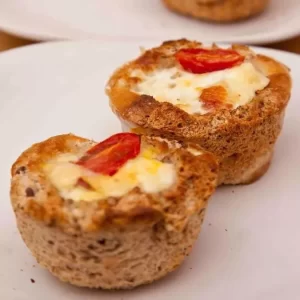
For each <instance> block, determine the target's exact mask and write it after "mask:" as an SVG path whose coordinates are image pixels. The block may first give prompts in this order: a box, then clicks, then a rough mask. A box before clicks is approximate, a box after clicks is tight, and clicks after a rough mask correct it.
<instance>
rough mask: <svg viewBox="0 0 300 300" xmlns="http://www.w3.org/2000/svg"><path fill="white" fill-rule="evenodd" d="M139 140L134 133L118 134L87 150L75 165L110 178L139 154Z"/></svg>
mask: <svg viewBox="0 0 300 300" xmlns="http://www.w3.org/2000/svg"><path fill="white" fill-rule="evenodd" d="M140 148H141V139H140V136H139V135H137V134H134V133H118V134H115V135H113V136H111V137H109V138H108V139H106V140H104V141H102V142H100V143H99V144H97V145H95V146H94V147H92V148H91V149H89V150H88V151H87V152H86V153H85V154H84V155H83V157H81V158H80V159H79V160H78V161H77V162H76V164H77V165H80V166H82V167H84V168H87V169H89V170H91V171H93V172H95V173H100V174H103V175H109V176H112V175H114V174H115V173H116V172H118V170H119V169H120V168H121V167H122V166H123V165H124V164H125V163H126V162H127V161H128V160H129V159H133V158H135V157H136V156H137V155H138V154H139V153H140Z"/></svg>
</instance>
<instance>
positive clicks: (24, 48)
mask: <svg viewBox="0 0 300 300" xmlns="http://www.w3.org/2000/svg"><path fill="white" fill-rule="evenodd" d="M162 42H163V40H162V39H156V40H151V39H144V40H139V41H119V40H112V41H100V40H94V39H84V40H54V41H47V42H39V43H34V44H28V45H23V46H20V47H16V48H11V49H7V50H4V51H2V52H0V64H1V60H2V59H3V57H4V59H5V57H6V56H10V55H17V54H18V53H19V52H20V53H22V52H27V51H36V49H39V48H49V49H50V48H52V47H54V46H57V45H58V47H64V46H67V45H71V44H75V45H76V44H82V45H84V44H91V45H92V44H97V45H103V46H110V45H112V46H113V45H120V44H123V45H124V46H125V47H127V46H135V47H137V49H138V47H139V46H143V43H146V44H147V43H148V44H153V46H155V45H159V44H161V43H162ZM207 43H209V42H207ZM204 44H206V42H204ZM216 44H217V45H219V46H221V47H228V46H230V45H231V43H219V42H217V43H216ZM248 46H249V47H250V48H251V49H253V50H254V51H255V52H264V53H268V52H270V55H275V56H276V55H289V56H293V57H294V58H295V59H300V55H299V54H297V53H294V52H290V51H285V50H280V49H273V48H268V47H262V46H256V45H248ZM147 47H148V46H147Z"/></svg>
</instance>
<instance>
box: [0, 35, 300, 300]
mask: <svg viewBox="0 0 300 300" xmlns="http://www.w3.org/2000/svg"><path fill="white" fill-rule="evenodd" d="M138 46H139V45H133V44H131V45H128V44H127V45H126V44H119V43H115V44H113V43H107V44H101V43H97V42H87V41H86V42H84V41H82V42H62V43H50V44H40V45H37V46H30V47H25V48H23V49H18V50H13V51H9V52H7V53H5V54H2V55H0V86H1V89H0V120H1V126H0V136H1V156H0V165H1V171H0V193H1V194H0V199H1V202H0V228H1V235H0V266H1V267H0V280H1V285H0V295H1V297H0V298H1V299H3V300H32V299H43V300H53V299H59V300H65V299H66V300H67V299H72V300H81V299H89V300H93V299H101V300H121V299H123V300H148V299H155V300H164V299H174V300H182V299H188V300H199V299H205V300H220V299H225V300H226V299H230V300H241V299H243V300H253V299H255V300H268V299H270V300H271V299H272V300H282V299H288V300H298V299H299V278H300V259H299V253H300V241H299V228H300V218H299V211H300V201H299V200H300V192H299V187H298V184H299V179H300V178H299V177H300V176H299V166H300V155H299V149H300V130H299V128H300V118H299V112H300V102H299V101H298V100H299V98H300V86H299V85H298V84H295V88H294V91H293V97H292V100H291V102H290V105H289V108H288V111H287V114H286V119H285V127H284V131H283V134H282V135H281V137H280V140H279V142H278V145H277V151H276V155H275V158H274V162H273V165H272V167H271V169H270V171H269V172H268V173H267V174H266V176H265V177H263V179H261V180H260V181H258V182H256V183H255V184H252V185H249V186H240V187H227V188H220V189H219V190H218V191H217V193H216V194H215V196H214V197H213V199H212V201H211V203H210V207H209V211H208V214H207V216H206V219H205V223H204V227H203V231H202V233H201V235H200V238H199V240H198V241H197V243H196V246H195V248H194V250H193V252H192V255H191V256H190V257H189V258H188V259H187V260H186V262H185V263H184V264H183V266H182V267H181V268H180V269H179V270H178V271H176V272H174V273H173V274H171V275H169V276H167V277H166V278H165V279H162V280H160V281H158V282H157V283H154V284H152V285H149V286H145V287H142V288H138V289H136V290H133V291H127V292H122V291H120V292H104V291H99V290H98V291H95V290H87V289H79V288H74V287H72V286H70V285H68V284H65V283H61V282H59V281H58V280H56V279H55V278H53V277H52V276H51V275H50V274H48V272H47V271H45V270H44V269H42V268H40V267H39V266H38V265H37V264H36V262H35V260H34V259H33V258H32V257H31V255H30V254H29V251H28V250H27V249H26V247H25V246H24V244H23V242H22V240H21V238H20V236H19V233H18V231H17V228H16V224H15V219H14V214H13V211H12V209H11V206H10V202H9V197H8V190H9V177H10V175H9V169H10V165H11V164H12V163H13V161H14V160H15V159H16V158H17V156H18V155H19V154H20V153H21V151H23V150H24V149H25V148H27V147H28V146H30V145H31V144H32V143H34V142H37V141H40V140H43V139H45V138H47V137H49V136H52V135H56V134H59V133H68V132H73V133H75V134H78V135H82V136H85V137H88V138H94V139H96V140H101V139H103V138H105V137H107V136H108V135H110V134H112V133H114V132H116V131H119V130H120V126H119V123H118V121H117V120H116V118H115V117H114V115H113V114H112V113H111V111H110V109H109V106H108V101H107V97H106V96H105V94H104V92H103V89H104V85H105V82H106V80H107V78H108V76H109V74H110V73H111V72H112V71H113V69H114V68H115V67H117V66H118V65H120V64H121V63H123V62H124V61H126V60H127V59H129V58H132V57H133V56H135V55H137V53H138V52H139V49H138ZM145 46H147V45H145ZM120 49H122V51H120ZM257 51H261V52H263V53H266V54H269V55H272V56H274V57H276V58H277V59H279V60H281V61H283V62H284V63H285V64H286V65H288V66H290V67H291V68H292V75H293V77H294V81H295V82H296V83H297V82H300V58H299V56H296V55H293V54H288V53H285V52H279V51H275V50H266V49H259V48H257ZM31 278H32V279H34V280H35V283H31V280H30V279H31Z"/></svg>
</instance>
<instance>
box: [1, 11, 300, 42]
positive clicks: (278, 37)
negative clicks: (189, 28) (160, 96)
mask: <svg viewBox="0 0 300 300" xmlns="http://www.w3.org/2000/svg"><path fill="white" fill-rule="evenodd" d="M2 14H3V13H2ZM0 16H1V13H0ZM9 19H10V18H9V17H7V16H6V17H3V15H2V16H1V18H0V30H2V31H4V32H6V33H8V34H12V35H15V36H18V37H21V38H25V39H29V40H32V41H43V42H45V41H62V40H86V39H89V38H90V37H88V35H89V33H88V32H87V33H86V35H87V36H86V37H85V36H84V34H83V35H82V34H81V35H82V36H80V29H76V30H75V31H76V32H78V35H79V36H78V38H77V37H71V36H69V37H68V36H64V35H61V36H59V35H57V34H51V33H39V32H37V31H36V30H35V29H34V28H32V26H29V28H27V29H25V30H24V29H23V28H24V27H21V26H18V25H16V22H14V21H13V22H12V23H9ZM288 24H289V26H286V27H282V28H284V29H283V30H282V28H281V30H280V31H279V33H277V32H278V31H272V34H271V36H270V32H260V33H254V34H251V35H248V36H242V37H234V36H231V37H230V36H229V37H227V38H226V39H224V40H223V39H217V40H215V41H216V42H218V43H241V44H256V45H262V44H267V43H273V42H279V41H283V40H287V39H291V38H293V37H295V36H297V35H299V34H300V19H293V20H292V22H291V23H288ZM90 36H91V37H92V38H93V39H99V40H105V41H120V40H127V41H128V42H132V41H138V40H139V39H140V38H141V37H139V36H136V37H133V36H127V35H113V36H109V35H101V34H99V35H98V34H93V35H90ZM178 38H179V37H178ZM187 38H188V37H187ZM199 38H200V37H199ZM144 39H147V40H155V39H156V38H155V37H150V36H149V37H146V38H144ZM202 41H204V42H206V41H213V40H210V39H205V38H202Z"/></svg>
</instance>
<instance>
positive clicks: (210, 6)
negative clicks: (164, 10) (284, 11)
mask: <svg viewBox="0 0 300 300" xmlns="http://www.w3.org/2000/svg"><path fill="white" fill-rule="evenodd" d="M162 1H163V3H164V4H165V5H166V6H167V7H168V8H169V9H171V10H172V11H174V12H177V13H180V14H184V15H188V16H192V17H194V18H198V19H203V20H209V21H215V22H233V21H238V20H242V19H247V18H249V17H252V16H255V15H258V14H260V13H261V12H263V11H264V10H265V9H266V7H267V6H268V4H269V3H270V0H162Z"/></svg>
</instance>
